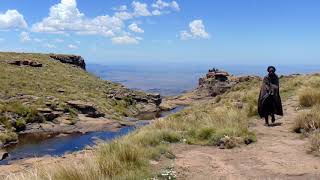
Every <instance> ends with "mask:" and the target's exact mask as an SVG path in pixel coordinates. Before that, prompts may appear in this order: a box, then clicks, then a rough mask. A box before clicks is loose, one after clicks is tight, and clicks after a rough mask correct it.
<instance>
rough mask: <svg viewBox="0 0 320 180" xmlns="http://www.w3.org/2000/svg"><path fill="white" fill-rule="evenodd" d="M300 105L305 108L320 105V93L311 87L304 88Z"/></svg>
mask: <svg viewBox="0 0 320 180" xmlns="http://www.w3.org/2000/svg"><path fill="white" fill-rule="evenodd" d="M299 103H300V105H301V106H303V107H311V106H313V105H316V104H320V91H319V90H318V89H316V88H311V87H305V88H302V89H301V90H300V92H299Z"/></svg>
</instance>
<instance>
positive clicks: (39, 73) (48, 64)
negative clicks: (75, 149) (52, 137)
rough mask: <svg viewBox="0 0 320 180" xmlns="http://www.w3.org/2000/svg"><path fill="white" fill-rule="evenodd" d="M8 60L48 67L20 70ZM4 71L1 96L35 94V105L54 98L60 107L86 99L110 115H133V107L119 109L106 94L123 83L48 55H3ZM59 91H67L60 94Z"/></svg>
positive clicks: (0, 79) (0, 55)
mask: <svg viewBox="0 0 320 180" xmlns="http://www.w3.org/2000/svg"><path fill="white" fill-rule="evenodd" d="M4 60H7V61H8V60H30V61H37V62H39V63H42V64H43V65H44V66H43V67H41V68H34V67H19V66H14V65H10V64H7V63H4ZM1 61H2V62H1ZM0 72H1V73H0V84H1V86H0V97H1V95H2V96H6V97H14V96H17V95H18V94H21V93H22V94H27V95H34V96H37V97H39V99H38V100H37V101H36V102H34V103H33V104H34V105H38V106H43V104H44V103H45V102H46V101H48V97H50V96H52V97H55V98H57V99H58V103H60V104H63V103H64V102H66V101H68V100H82V101H87V102H92V103H94V104H95V105H96V106H97V108H98V109H99V111H101V112H103V113H106V114H113V115H115V116H117V117H120V116H123V114H126V115H131V111H128V109H129V108H130V105H128V104H124V103H118V104H117V106H116V107H115V106H114V104H115V103H117V102H116V101H115V100H113V99H109V98H108V97H107V95H106V93H107V92H108V91H110V90H115V89H121V88H122V86H121V85H120V84H117V83H111V82H109V81H104V80H102V79H100V78H98V77H96V76H94V75H92V74H90V73H88V72H86V71H84V70H82V69H80V68H77V67H73V66H71V65H69V64H63V63H60V62H58V61H55V60H52V59H51V58H50V57H49V55H47V54H33V53H4V52H0ZM59 89H63V90H64V91H65V92H63V93H61V92H58V90H59ZM136 93H142V92H136ZM60 104H59V105H60ZM131 109H134V107H132V108H131Z"/></svg>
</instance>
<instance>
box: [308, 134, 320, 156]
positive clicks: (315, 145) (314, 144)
mask: <svg viewBox="0 0 320 180" xmlns="http://www.w3.org/2000/svg"><path fill="white" fill-rule="evenodd" d="M310 144H311V147H310V150H311V152H313V153H315V154H316V155H320V131H315V132H313V133H312V134H311V136H310Z"/></svg>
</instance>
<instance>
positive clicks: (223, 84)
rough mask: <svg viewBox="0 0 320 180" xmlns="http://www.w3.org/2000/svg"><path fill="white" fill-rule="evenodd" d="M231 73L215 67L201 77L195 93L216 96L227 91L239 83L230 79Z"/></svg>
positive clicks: (203, 95)
mask: <svg viewBox="0 0 320 180" xmlns="http://www.w3.org/2000/svg"><path fill="white" fill-rule="evenodd" d="M229 76H230V75H229V73H227V72H224V71H220V70H218V69H215V68H213V69H212V70H209V71H208V73H207V74H206V75H205V77H202V78H200V79H199V84H198V88H197V89H196V90H195V93H196V94H198V95H200V96H202V97H210V96H211V97H215V96H217V95H220V94H222V93H225V92H226V91H227V90H228V89H230V88H231V87H233V86H234V85H235V84H237V82H236V81H234V80H230V79H229Z"/></svg>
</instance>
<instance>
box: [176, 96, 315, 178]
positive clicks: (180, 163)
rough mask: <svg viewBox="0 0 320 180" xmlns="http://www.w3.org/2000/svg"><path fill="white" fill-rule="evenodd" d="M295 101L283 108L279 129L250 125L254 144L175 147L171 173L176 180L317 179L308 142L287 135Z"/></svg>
mask: <svg viewBox="0 0 320 180" xmlns="http://www.w3.org/2000/svg"><path fill="white" fill-rule="evenodd" d="M295 107H297V100H296V99H295V98H291V99H288V100H287V101H286V103H285V104H284V109H285V116H284V117H283V118H280V119H278V120H277V122H280V123H282V125H281V126H275V127H265V126H264V125H263V124H264V121H260V120H257V121H255V122H254V123H253V124H252V125H251V127H250V128H251V129H252V130H253V131H255V132H256V134H257V138H258V142H257V143H254V144H252V145H249V146H247V147H241V148H235V149H232V150H221V149H218V148H216V147H203V146H187V145H178V146H180V147H176V148H175V153H176V157H177V158H176V161H175V169H176V171H177V174H178V179H193V180H194V179H199V180H205V179H320V158H319V157H315V156H313V155H310V154H308V153H307V150H308V146H309V144H308V140H307V139H302V138H301V137H300V135H298V134H294V133H292V132H291V127H292V123H293V121H294V118H295V117H296V115H297V112H296V110H295Z"/></svg>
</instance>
